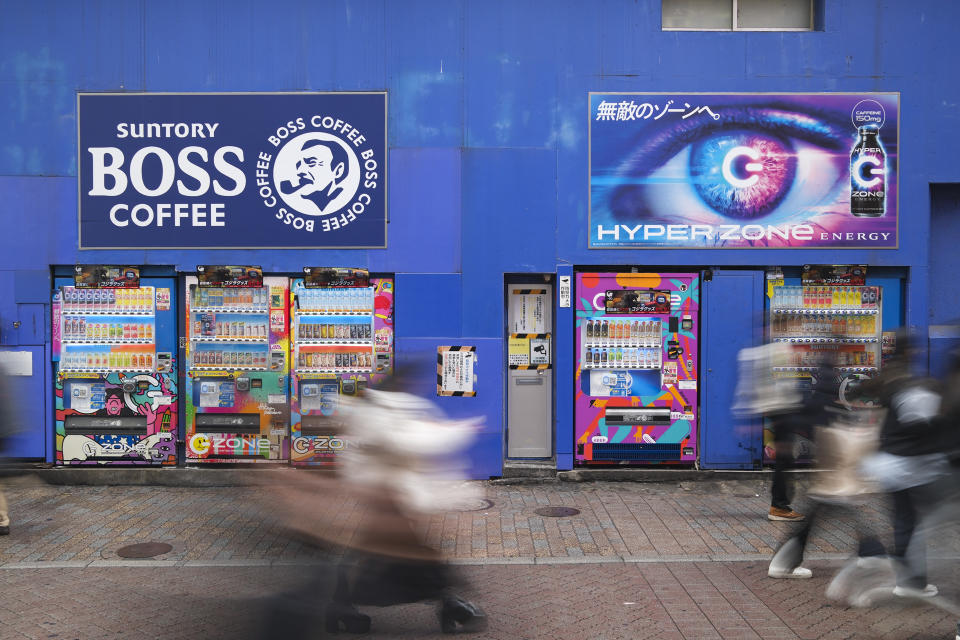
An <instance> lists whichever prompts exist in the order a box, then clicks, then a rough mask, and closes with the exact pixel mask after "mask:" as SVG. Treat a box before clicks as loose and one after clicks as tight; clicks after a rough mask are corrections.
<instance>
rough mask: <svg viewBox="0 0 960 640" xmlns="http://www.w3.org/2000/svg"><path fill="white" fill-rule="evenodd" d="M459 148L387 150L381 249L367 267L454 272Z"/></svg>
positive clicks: (457, 237) (457, 258)
mask: <svg viewBox="0 0 960 640" xmlns="http://www.w3.org/2000/svg"><path fill="white" fill-rule="evenodd" d="M460 163H461V159H460V149H394V150H393V151H391V152H390V178H389V184H388V186H389V190H390V195H389V198H390V200H389V211H388V216H389V218H390V224H389V225H388V227H387V250H386V251H371V252H370V268H371V269H372V270H374V271H394V270H396V268H397V265H398V264H402V265H403V268H402V270H403V271H409V272H414V273H427V272H433V273H452V272H456V271H460V200H461V192H460Z"/></svg>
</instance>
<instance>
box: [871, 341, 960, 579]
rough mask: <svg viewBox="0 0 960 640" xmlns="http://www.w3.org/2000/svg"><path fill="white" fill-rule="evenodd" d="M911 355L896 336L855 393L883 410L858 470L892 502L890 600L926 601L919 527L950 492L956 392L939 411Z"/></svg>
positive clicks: (934, 388)
mask: <svg viewBox="0 0 960 640" xmlns="http://www.w3.org/2000/svg"><path fill="white" fill-rule="evenodd" d="M916 355H917V354H916V353H915V352H914V348H913V345H912V341H911V339H910V337H909V336H908V335H907V334H906V333H905V332H900V333H899V334H898V335H897V350H896V352H895V353H894V354H893V355H892V356H891V357H890V358H889V359H888V360H887V362H886V363H885V364H884V368H883V370H882V371H881V373H880V375H879V376H877V377H876V378H874V379H872V380H868V381H866V382H865V383H864V384H863V385H861V387H860V389H859V392H861V393H869V394H873V395H876V396H877V397H878V398H879V400H880V402H881V404H882V405H883V406H884V407H886V408H887V415H886V419H885V420H884V423H883V426H882V428H881V432H880V447H879V449H880V450H879V451H878V452H877V453H876V454H875V455H873V456H871V457H869V458H868V459H867V460H865V461H864V469H865V471H866V472H867V473H868V474H869V475H870V476H871V477H873V478H875V479H876V481H877V482H879V483H880V484H881V485H882V486H883V487H884V488H885V489H886V490H887V491H888V492H889V494H890V496H891V498H892V500H893V541H894V548H893V557H894V558H895V559H896V560H897V561H898V562H897V563H896V569H897V576H896V587H895V588H894V591H893V593H894V595H898V596H906V597H932V596H936V595H937V593H938V589H937V587H936V586H935V585H932V584H929V583H928V582H927V563H926V541H925V539H924V527H922V526H921V521H922V520H924V519H925V518H927V519H929V518H931V517H932V516H933V515H934V513H935V512H936V511H937V509H938V507H942V506H944V505H942V502H944V500H945V498H947V497H948V496H952V494H953V493H954V491H955V489H956V482H955V477H956V476H955V469H953V468H952V467H951V455H953V456H956V454H957V451H956V448H957V445H956V439H957V435H956V434H957V424H956V422H955V420H956V418H957V415H958V413H960V412H958V411H957V409H956V408H955V407H956V405H957V404H958V402H957V400H956V399H954V397H955V394H956V393H957V392H958V391H957V390H951V393H950V396H951V398H952V399H951V400H950V401H949V402H948V403H947V404H948V405H949V406H946V407H942V406H941V404H942V403H943V395H942V390H941V386H940V385H939V384H938V383H937V381H936V380H932V379H930V378H925V377H919V376H915V375H912V374H911V371H910V363H911V361H912V359H913V358H914V356H916ZM954 384H955V382H954ZM944 409H946V412H944ZM948 502H949V501H948Z"/></svg>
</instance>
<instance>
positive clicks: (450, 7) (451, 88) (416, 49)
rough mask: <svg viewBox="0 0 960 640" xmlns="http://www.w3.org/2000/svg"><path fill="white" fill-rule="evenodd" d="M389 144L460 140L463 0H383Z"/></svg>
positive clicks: (442, 144) (450, 143) (446, 143)
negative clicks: (388, 93)
mask: <svg viewBox="0 0 960 640" xmlns="http://www.w3.org/2000/svg"><path fill="white" fill-rule="evenodd" d="M385 4H386V16H387V17H386V21H387V24H388V25H390V28H388V29H387V30H386V40H385V46H386V57H387V75H388V82H389V85H388V89H389V92H390V116H389V127H388V131H389V136H390V140H389V141H390V145H391V146H398V147H460V146H462V145H463V100H464V98H463V88H464V81H465V77H464V42H463V34H464V30H465V23H464V15H463V14H464V11H463V4H464V3H463V0H454V1H450V2H445V3H443V6H442V7H440V6H438V5H437V3H436V2H432V1H430V0H417V1H410V2H387V3H385Z"/></svg>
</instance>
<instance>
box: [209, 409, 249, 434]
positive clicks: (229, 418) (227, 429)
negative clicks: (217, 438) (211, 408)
mask: <svg viewBox="0 0 960 640" xmlns="http://www.w3.org/2000/svg"><path fill="white" fill-rule="evenodd" d="M197 431H201V432H204V433H260V414H259V413H201V414H198V415H197Z"/></svg>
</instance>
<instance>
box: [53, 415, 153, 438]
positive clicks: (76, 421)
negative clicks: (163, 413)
mask: <svg viewBox="0 0 960 640" xmlns="http://www.w3.org/2000/svg"><path fill="white" fill-rule="evenodd" d="M63 429H64V433H65V434H68V435H69V434H74V433H76V434H91V433H104V434H107V433H108V434H117V435H146V434H147V419H146V418H145V417H140V416H129V417H128V416H84V415H71V416H67V417H66V419H65V420H64V425H63Z"/></svg>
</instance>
